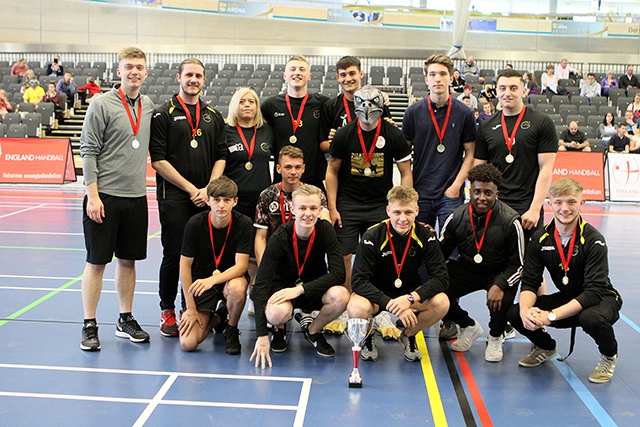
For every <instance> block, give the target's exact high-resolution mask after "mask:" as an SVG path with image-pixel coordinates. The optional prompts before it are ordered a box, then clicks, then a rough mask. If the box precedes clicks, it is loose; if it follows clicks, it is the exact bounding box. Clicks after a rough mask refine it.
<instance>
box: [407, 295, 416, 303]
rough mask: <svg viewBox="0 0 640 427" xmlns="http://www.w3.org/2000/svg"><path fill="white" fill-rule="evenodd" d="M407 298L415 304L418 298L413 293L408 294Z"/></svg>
mask: <svg viewBox="0 0 640 427" xmlns="http://www.w3.org/2000/svg"><path fill="white" fill-rule="evenodd" d="M407 299H408V300H409V302H410V303H411V304H413V303H414V302H416V298H415V297H414V296H413V295H412V294H408V295H407Z"/></svg>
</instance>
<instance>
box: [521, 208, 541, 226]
mask: <svg viewBox="0 0 640 427" xmlns="http://www.w3.org/2000/svg"><path fill="white" fill-rule="evenodd" d="M539 220H540V209H537V210H531V209H529V210H528V211H526V212H525V213H523V214H522V228H524V229H525V230H531V229H532V228H533V227H535V226H536V225H538V221H539Z"/></svg>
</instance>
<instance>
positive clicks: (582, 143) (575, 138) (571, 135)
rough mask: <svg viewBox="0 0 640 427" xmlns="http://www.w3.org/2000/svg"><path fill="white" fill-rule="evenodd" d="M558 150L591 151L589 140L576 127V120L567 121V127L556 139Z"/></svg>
mask: <svg viewBox="0 0 640 427" xmlns="http://www.w3.org/2000/svg"><path fill="white" fill-rule="evenodd" d="M558 151H585V152H587V151H591V146H590V145H589V140H588V139H587V137H586V136H585V134H584V133H582V132H581V131H580V129H578V122H575V121H574V122H571V123H569V127H568V128H567V129H565V130H563V131H562V133H561V134H560V139H559V140H558Z"/></svg>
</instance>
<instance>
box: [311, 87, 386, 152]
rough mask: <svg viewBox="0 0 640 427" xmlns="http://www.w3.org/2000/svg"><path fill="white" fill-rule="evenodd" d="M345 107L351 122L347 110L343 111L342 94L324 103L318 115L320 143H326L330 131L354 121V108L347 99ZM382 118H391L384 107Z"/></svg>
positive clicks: (352, 103) (351, 102)
mask: <svg viewBox="0 0 640 427" xmlns="http://www.w3.org/2000/svg"><path fill="white" fill-rule="evenodd" d="M347 105H348V106H349V114H350V115H351V116H350V117H351V120H349V115H347V110H345V109H344V93H341V94H340V95H338V96H336V97H335V98H331V99H330V100H328V101H327V102H325V103H324V105H323V106H322V111H321V113H320V120H321V122H322V123H321V126H320V141H326V140H327V139H328V138H329V132H331V129H335V130H338V129H340V128H341V127H343V126H346V125H348V124H349V123H351V121H353V120H355V119H356V106H355V104H354V102H353V101H349V100H348V99H347ZM382 117H391V111H390V110H389V107H387V106H386V105H385V106H384V109H383V111H382Z"/></svg>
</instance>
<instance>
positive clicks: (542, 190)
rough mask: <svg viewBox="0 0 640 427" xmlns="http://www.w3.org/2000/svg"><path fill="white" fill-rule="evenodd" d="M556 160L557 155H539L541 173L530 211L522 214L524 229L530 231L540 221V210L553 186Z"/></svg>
mask: <svg viewBox="0 0 640 427" xmlns="http://www.w3.org/2000/svg"><path fill="white" fill-rule="evenodd" d="M555 159H556V153H538V166H539V168H540V172H539V174H538V179H537V180H536V189H535V193H534V195H533V200H532V201H531V206H529V210H528V211H526V212H525V213H524V214H522V227H523V228H525V229H527V230H530V229H531V228H533V227H535V226H536V225H537V224H538V221H539V220H540V208H542V204H543V203H544V199H545V197H546V196H547V191H549V186H550V185H551V175H552V172H553V162H554V161H555Z"/></svg>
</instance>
